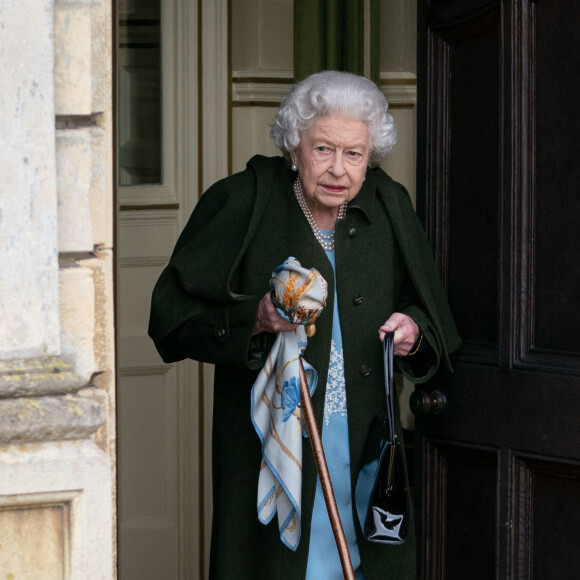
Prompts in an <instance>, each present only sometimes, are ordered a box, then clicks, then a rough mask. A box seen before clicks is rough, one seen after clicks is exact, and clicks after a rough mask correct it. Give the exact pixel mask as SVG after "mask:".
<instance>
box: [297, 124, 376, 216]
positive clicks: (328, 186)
mask: <svg viewBox="0 0 580 580" xmlns="http://www.w3.org/2000/svg"><path fill="white" fill-rule="evenodd" d="M369 154H370V139H369V130H368V127H367V125H366V124H365V123H363V122H362V121H359V120H357V119H353V118H351V117H345V116H343V115H336V114H335V115H330V116H328V117H321V118H318V119H316V120H315V121H314V123H313V124H312V127H310V129H309V130H308V131H307V132H306V133H304V135H303V136H302V140H301V141H300V145H298V147H297V148H296V149H295V150H294V151H292V152H291V153H290V156H291V157H292V161H293V162H294V163H295V164H296V165H297V166H298V173H299V174H300V177H301V179H302V186H303V189H304V195H305V197H306V200H307V202H308V204H309V205H310V206H311V208H312V209H314V210H316V209H319V210H322V209H326V208H338V207H339V206H340V205H341V204H342V203H343V202H344V201H350V200H351V199H353V198H354V197H355V196H356V194H357V193H358V192H359V191H360V188H361V187H362V184H363V181H364V177H365V173H366V169H367V164H368V160H369ZM320 206H322V207H320Z"/></svg>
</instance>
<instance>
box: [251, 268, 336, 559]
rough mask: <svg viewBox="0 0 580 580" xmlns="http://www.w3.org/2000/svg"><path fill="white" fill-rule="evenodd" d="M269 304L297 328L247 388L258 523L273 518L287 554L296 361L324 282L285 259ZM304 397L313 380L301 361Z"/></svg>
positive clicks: (295, 497) (295, 461) (293, 538)
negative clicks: (256, 443)
mask: <svg viewBox="0 0 580 580" xmlns="http://www.w3.org/2000/svg"><path fill="white" fill-rule="evenodd" d="M270 285H271V288H272V302H273V304H274V306H275V307H276V310H277V312H278V314H280V316H282V317H283V318H285V319H286V320H288V321H290V322H294V323H297V324H300V326H298V327H297V328H296V330H292V331H286V332H280V333H278V336H277V337H276V341H275V343H274V346H273V347H272V350H271V351H270V354H269V356H268V360H267V361H266V364H265V365H264V367H263V368H262V370H261V371H260V374H259V375H258V378H257V379H256V382H255V383H254V386H253V387H252V422H253V423H254V428H255V429H256V432H257V433H258V436H259V437H260V440H261V442H262V463H261V465H260V476H259V480H258V519H259V520H260V522H262V523H263V524H267V523H269V522H270V521H271V520H272V518H273V517H274V514H276V512H277V513H278V528H279V531H280V539H281V540H282V542H283V543H284V544H285V545H287V546H288V547H289V548H291V549H292V550H296V548H297V547H298V543H299V541H300V508H301V501H302V439H303V431H304V435H305V427H303V424H302V413H301V410H300V375H299V357H300V355H301V354H302V353H303V352H304V350H305V349H306V345H307V337H306V332H305V330H304V327H305V325H308V324H313V323H314V321H315V320H316V318H317V316H318V314H319V313H320V312H321V311H322V309H323V308H324V305H325V304H326V296H327V292H328V287H327V284H326V280H324V278H323V277H322V276H321V275H320V274H319V273H318V272H317V271H316V270H315V269H310V270H309V269H306V268H303V267H302V266H301V265H300V262H298V260H296V259H295V258H292V257H290V258H288V259H287V260H286V261H285V262H284V263H283V264H282V265H281V266H278V267H277V268H276V269H275V270H274V271H273V272H272V278H271V280H270ZM303 363H304V370H305V372H306V377H307V379H308V388H309V390H310V393H311V394H312V393H314V390H315V389H316V384H317V381H318V376H317V374H316V371H315V370H314V369H313V368H312V367H311V366H310V365H309V364H308V363H307V362H306V361H303Z"/></svg>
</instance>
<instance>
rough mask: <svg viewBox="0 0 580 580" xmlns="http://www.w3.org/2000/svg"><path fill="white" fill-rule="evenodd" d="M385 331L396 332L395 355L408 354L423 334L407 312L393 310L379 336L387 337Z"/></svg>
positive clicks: (382, 338)
mask: <svg viewBox="0 0 580 580" xmlns="http://www.w3.org/2000/svg"><path fill="white" fill-rule="evenodd" d="M385 332H394V333H395V336H394V341H393V346H394V354H395V356H407V355H408V354H409V353H410V352H411V349H412V348H413V346H414V345H415V343H416V342H417V340H418V339H419V335H420V334H421V330H420V329H419V326H418V324H417V323H416V322H415V321H414V320H413V319H412V318H411V317H410V316H407V315H406V314H403V313H401V312H393V314H391V316H389V319H388V320H387V321H386V322H385V323H384V324H383V325H382V326H381V327H380V328H379V337H380V339H381V340H384V339H385Z"/></svg>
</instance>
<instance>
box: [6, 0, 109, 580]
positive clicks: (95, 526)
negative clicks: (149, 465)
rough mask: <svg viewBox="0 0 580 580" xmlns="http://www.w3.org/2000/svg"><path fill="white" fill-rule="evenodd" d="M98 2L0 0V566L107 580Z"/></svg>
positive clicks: (103, 128)
mask: <svg viewBox="0 0 580 580" xmlns="http://www.w3.org/2000/svg"><path fill="white" fill-rule="evenodd" d="M111 26H112V21H111V3H110V0H19V2H9V3H1V4H0V30H1V31H2V34H1V35H0V62H2V67H0V87H2V89H1V90H0V135H2V143H1V145H0V173H1V175H2V180H1V181H0V247H1V248H2V260H1V261H0V321H1V322H0V530H1V533H0V572H1V574H0V575H1V576H2V577H6V578H14V579H19V578H42V579H43V580H52V579H53V578H54V579H56V578H58V579H65V578H66V579H82V580H90V579H93V578H94V579H109V578H112V577H114V544H115V542H114V537H115V530H114V485H113V482H114V480H115V473H114V466H115V428H114V427H115V422H114V416H115V410H114V401H115V396H114V389H115V384H114V376H115V375H114V320H113V274H112V272H113V182H112V175H113V169H112V142H113V139H112V104H111V97H112V90H111V85H112V70H111V51H112V39H111Z"/></svg>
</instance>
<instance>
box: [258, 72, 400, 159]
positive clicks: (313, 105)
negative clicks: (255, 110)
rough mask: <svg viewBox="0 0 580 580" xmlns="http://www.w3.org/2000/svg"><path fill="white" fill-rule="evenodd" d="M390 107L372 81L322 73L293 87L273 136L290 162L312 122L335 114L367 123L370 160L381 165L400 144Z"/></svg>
mask: <svg viewBox="0 0 580 580" xmlns="http://www.w3.org/2000/svg"><path fill="white" fill-rule="evenodd" d="M388 108H389V105H388V103H387V100H386V99H385V96H384V95H383V93H382V92H381V91H380V90H379V89H378V87H377V86H376V85H375V83H373V82H372V81H370V80H368V79H366V78H364V77H361V76H358V75H355V74H352V73H347V72H338V71H323V72H319V73H315V74H313V75H310V76H309V77H306V78H305V79H304V80H303V81H301V82H299V83H297V84H296V85H294V87H293V88H292V90H291V91H290V93H288V95H286V97H285V98H284V100H283V101H282V104H281V105H280V108H279V109H278V113H277V114H276V120H275V121H274V125H273V126H272V129H271V130H270V136H271V137H272V139H273V140H274V143H275V144H276V146H277V147H278V148H279V149H280V150H281V151H282V153H283V154H284V157H285V158H286V159H288V160H289V159H290V152H291V151H293V150H294V149H296V147H298V145H299V144H300V140H301V139H302V136H303V135H304V133H305V132H306V131H308V129H310V127H311V126H312V123H314V121H315V120H316V119H317V118H320V117H326V116H328V115H331V114H333V113H336V114H340V115H344V116H346V117H351V118H353V119H358V120H359V121H362V122H363V123H366V125H367V127H368V129H369V136H370V161H372V162H378V161H380V159H381V158H382V157H383V156H384V155H386V154H387V153H388V152H389V151H390V150H391V149H392V148H393V147H394V145H395V143H396V142H397V129H396V128H395V123H394V121H393V117H392V116H391V115H390V114H389V113H387V110H388Z"/></svg>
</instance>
